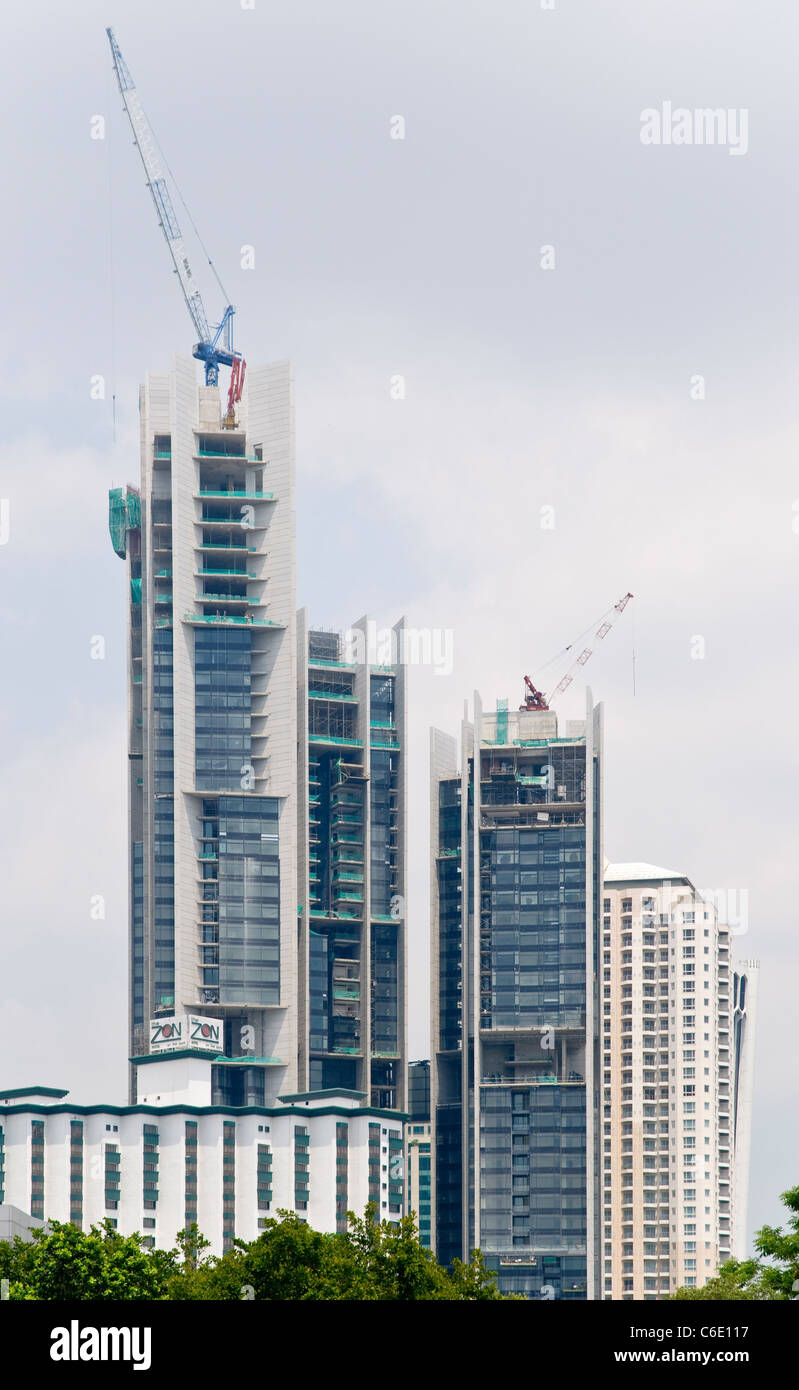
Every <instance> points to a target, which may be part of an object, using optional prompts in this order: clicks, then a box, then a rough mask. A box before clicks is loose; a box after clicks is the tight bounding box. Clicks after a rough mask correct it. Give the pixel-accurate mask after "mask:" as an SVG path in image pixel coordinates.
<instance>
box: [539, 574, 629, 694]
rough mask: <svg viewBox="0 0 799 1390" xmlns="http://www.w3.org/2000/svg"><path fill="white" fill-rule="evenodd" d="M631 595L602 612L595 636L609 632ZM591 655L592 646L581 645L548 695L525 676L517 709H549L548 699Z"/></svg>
mask: <svg viewBox="0 0 799 1390" xmlns="http://www.w3.org/2000/svg"><path fill="white" fill-rule="evenodd" d="M632 597H633V596H632V594H624V596H623V597H622V598H620V599H619V601H618V603H614V604H613V607H612V608H609V609H608V610H607V612H606V613H603V614H602V617H601V618H600V619H599V626H598V628H597V629H596V632H595V633H594V636H595V637H598V638H599V639H600V641H601V640H602V639H603V638H605V637H607V635H608V633H609V632H610V629H611V628H612V626H613V624H614V623H615V621H616V616H617V615H620V614H621V613H623V612H624V610H625V608H626V607H627V604H628V603H629V602H630V599H631V598H632ZM593 626H594V625H593V623H592V624H591V628H593ZM590 630H591V629H590V628H586V632H588V631H590ZM583 636H584V634H583V633H581V634H580V637H576V638H575V640H574V642H570V643H569V645H568V646H567V647H564V648H563V651H562V652H561V653H560V655H561V656H563V655H565V653H566V652H570V651H572V650H573V648H574V647H575V645H576V643H577V642H579V641H580V638H581V637H583ZM592 655H593V647H583V648H582V649H581V651H580V653H579V655H578V656H576V657H575V659H574V661H573V662H572V664H571V666H570V667H569V668H568V670H567V672H566V674H565V675H564V676H562V677H561V679H560V680H559V681H558V683H557V685H556V686H555V689H554V690H553V692H552V694H551V695H550V696H549V697H547V696H546V695H544V693H543V691H541V690H538V689H537V688H536V686H534V685H533V682H532V681H531V679H530V677H529V676H525V678H524V687H525V694H524V704H523V705H519V709H520V710H547V709H549V707H550V705H549V701H550V700H554V698H555V696H556V695H560V694H562V693H563V691H564V690H566V689H567V688H568V687H569V686H570V685H571V683H572V681H573V680H574V671H575V670H576V669H577V667H578V666H585V663H586V662H587V661H589V660H590V658H591V656H592ZM553 660H555V661H557V660H558V658H557V657H554V658H553ZM547 665H549V666H551V665H552V662H548V663H547Z"/></svg>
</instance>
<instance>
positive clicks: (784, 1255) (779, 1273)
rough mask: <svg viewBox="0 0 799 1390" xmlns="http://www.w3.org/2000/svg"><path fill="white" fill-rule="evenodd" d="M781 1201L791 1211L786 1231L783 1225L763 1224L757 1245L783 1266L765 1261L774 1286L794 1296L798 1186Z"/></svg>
mask: <svg viewBox="0 0 799 1390" xmlns="http://www.w3.org/2000/svg"><path fill="white" fill-rule="evenodd" d="M780 1201H781V1202H782V1204H783V1206H785V1207H787V1208H788V1211H789V1212H790V1213H791V1215H790V1217H789V1220H788V1225H787V1227H786V1229H785V1231H783V1230H782V1227H775V1226H763V1227H761V1229H760V1230H759V1231H758V1232H757V1235H756V1236H755V1249H756V1250H757V1252H758V1254H759V1255H767V1256H768V1257H769V1259H771V1260H777V1261H778V1262H779V1264H781V1265H782V1266H783V1268H782V1269H780V1268H774V1266H773V1265H772V1266H768V1265H766V1266H764V1274H767V1275H768V1276H769V1280H770V1283H771V1287H772V1288H774V1289H775V1290H778V1291H779V1293H778V1296H779V1297H782V1298H793V1297H794V1296H795V1294H794V1284H795V1283H796V1281H797V1280H799V1187H791V1188H789V1189H788V1191H787V1192H783V1193H782V1195H781V1196H780Z"/></svg>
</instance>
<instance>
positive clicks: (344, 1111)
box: [0, 1087, 409, 1123]
mask: <svg viewBox="0 0 799 1390" xmlns="http://www.w3.org/2000/svg"><path fill="white" fill-rule="evenodd" d="M41 1089H42V1090H44V1087H42V1088H41ZM63 1094H67V1093H66V1092H64V1093H63ZM0 1113H2V1114H3V1115H20V1114H22V1115H24V1114H33V1115H232V1116H233V1117H234V1118H238V1119H243V1118H244V1117H245V1116H247V1115H255V1116H262V1117H265V1118H266V1119H275V1118H277V1117H278V1116H280V1115H297V1116H301V1117H304V1118H305V1119H307V1118H308V1115H309V1114H312V1115H342V1116H343V1117H345V1118H346V1117H347V1116H352V1115H373V1116H374V1117H375V1118H376V1119H382V1120H394V1121H395V1122H398V1123H399V1122H404V1121H405V1120H407V1119H408V1118H409V1116H408V1114H407V1113H406V1112H405V1111H404V1110H378V1109H377V1107H376V1106H372V1105H365V1106H363V1107H359V1108H358V1109H357V1110H353V1109H352V1107H351V1106H347V1105H322V1106H320V1107H319V1109H318V1110H312V1111H308V1110H306V1109H301V1108H300V1107H299V1106H296V1105H291V1106H289V1105H287V1106H285V1107H284V1108H283V1109H276V1108H274V1107H267V1106H264V1105H238V1106H236V1105H172V1104H170V1105H10V1106H8V1107H7V1108H6V1109H4V1110H3V1111H2V1112H0Z"/></svg>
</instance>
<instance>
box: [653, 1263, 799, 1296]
mask: <svg viewBox="0 0 799 1390" xmlns="http://www.w3.org/2000/svg"><path fill="white" fill-rule="evenodd" d="M670 1297H671V1298H672V1299H707V1300H713V1301H716V1302H724V1303H737V1302H743V1301H746V1302H750V1303H754V1302H757V1303H760V1302H762V1301H763V1300H765V1299H773V1298H777V1297H779V1295H778V1294H774V1293H773V1292H772V1291H771V1290H770V1288H769V1287H768V1284H767V1282H764V1278H763V1269H762V1267H761V1265H760V1262H759V1260H726V1261H725V1262H724V1264H723V1265H722V1266H721V1268H720V1270H719V1272H718V1274H717V1275H716V1277H715V1278H714V1279H708V1281H707V1283H706V1284H704V1285H703V1286H702V1288H701V1289H686V1288H681V1289H677V1290H676V1292H675V1293H673V1294H671V1295H670Z"/></svg>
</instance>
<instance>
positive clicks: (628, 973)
mask: <svg viewBox="0 0 799 1390" xmlns="http://www.w3.org/2000/svg"><path fill="white" fill-rule="evenodd" d="M601 958H602V965H601V972H602V974H601V1004H602V1039H603V1043H602V1046H603V1052H602V1062H603V1076H602V1083H603V1085H602V1110H601V1114H602V1171H603V1232H602V1248H603V1280H602V1289H603V1294H602V1296H603V1297H604V1298H606V1299H628V1300H633V1299H634V1300H639V1299H649V1300H654V1299H657V1298H662V1297H664V1296H666V1295H667V1294H668V1293H670V1292H673V1290H674V1289H675V1288H677V1287H679V1286H681V1285H686V1286H688V1287H701V1286H702V1285H703V1284H704V1283H706V1281H707V1280H708V1279H709V1278H711V1277H712V1276H713V1275H715V1274H716V1273H717V1271H718V1267H719V1264H720V1263H722V1262H723V1261H724V1260H725V1259H728V1258H729V1257H730V1255H731V1254H733V1253H735V1250H734V1247H733V1229H734V1220H735V1217H734V1200H735V1190H736V1183H735V1169H736V1161H737V1157H738V1153H741V1154H743V1152H744V1151H746V1152H747V1153H748V1128H749V1118H748V1099H747V1097H749V1096H751V1071H750V1067H749V1062H748V1056H749V1052H750V1050H751V1042H752V1034H751V1027H752V1021H751V1012H748V1011H747V1003H746V988H747V985H746V980H747V976H742V977H741V982H740V984H738V985H737V986H736V988H735V990H734V991H733V993H732V994H731V986H732V985H733V978H734V977H733V970H732V962H731V957H730V930H729V927H728V926H727V925H725V924H724V923H723V922H721V921H719V918H718V913H717V910H716V907H715V905H714V903H713V901H712V900H710V899H709V898H706V897H703V896H702V895H701V894H700V893H699V892H697V890H696V889H695V888H694V886H693V884H692V883H691V881H690V880H689V879H688V878H687V877H686V875H685V874H683V873H681V872H675V871H672V870H669V869H663V868H658V867H656V866H655V865H652V864H608V865H606V867H605V874H604V892H603V924H602V957H601ZM736 995H737V997H738V998H739V999H741V1001H742V1003H741V1014H740V1018H741V1027H740V1028H739V1029H738V1030H737V1031H738V1035H739V1038H740V1044H739V1042H738V1040H737V1038H736V1030H735V1027H734V1024H733V1013H734V1010H735V1007H736ZM750 1009H751V1001H750ZM745 1016H746V1019H747V1022H746V1023H745V1024H744V1017H745ZM744 1037H746V1046H745V1047H744V1046H743V1043H744ZM741 1066H743V1070H741ZM739 1075H740V1076H741V1078H742V1084H741V1086H740V1104H739V1106H738V1107H737V1108H736V1084H737V1083H736V1078H737V1077H738V1076H739ZM747 1087H749V1089H747ZM745 1183H746V1180H745V1177H744V1174H743V1172H742V1174H741V1188H740V1200H741V1202H742V1204H743V1207H744V1211H745V1205H746V1196H745Z"/></svg>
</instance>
